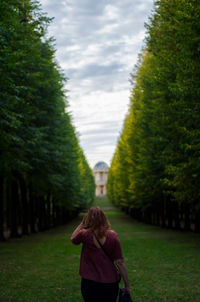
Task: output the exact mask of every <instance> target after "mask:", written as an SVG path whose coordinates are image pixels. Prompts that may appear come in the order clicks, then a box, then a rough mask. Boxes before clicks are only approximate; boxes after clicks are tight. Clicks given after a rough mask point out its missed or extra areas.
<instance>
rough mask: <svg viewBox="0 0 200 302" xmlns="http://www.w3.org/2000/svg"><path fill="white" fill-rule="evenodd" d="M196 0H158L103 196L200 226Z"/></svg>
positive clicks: (139, 212) (178, 223)
mask: <svg viewBox="0 0 200 302" xmlns="http://www.w3.org/2000/svg"><path fill="white" fill-rule="evenodd" d="M199 15H200V3H199V2H198V1H195V0H191V1H188V0H181V1H176V0H160V1H156V2H155V9H154V13H153V14H152V16H151V18H150V20H149V23H148V24H147V25H146V29H147V34H146V45H145V49H144V50H143V52H142V54H141V55H140V58H139V61H138V64H137V66H136V70H135V72H134V74H133V75H132V82H133V89H132V93H131V99H130V108H129V112H128V114H127V116H126V118H125V121H124V125H123V130H122V132H121V135H120V138H119V140H118V145H117V148H116V151H115V154H114V156H113V159H112V164H111V168H110V171H109V176H108V195H109V197H110V199H112V200H113V202H114V203H115V204H116V205H119V206H121V207H123V208H124V209H125V210H126V211H127V212H129V213H130V214H131V215H132V216H133V217H134V218H137V219H139V220H141V221H145V222H148V223H153V224H156V225H161V226H165V227H170V228H177V229H185V230H195V231H200V185H199V184H200V82H199V79H200V39H199V32H200V22H199Z"/></svg>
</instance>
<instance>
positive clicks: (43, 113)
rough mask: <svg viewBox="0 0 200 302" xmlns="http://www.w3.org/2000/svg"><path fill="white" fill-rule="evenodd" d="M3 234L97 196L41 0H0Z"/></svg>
mask: <svg viewBox="0 0 200 302" xmlns="http://www.w3.org/2000/svg"><path fill="white" fill-rule="evenodd" d="M0 10H1V12H2V13H1V16H0V73H1V81H0V106H1V110H0V141H1V149H0V239H5V238H7V237H10V236H20V235H22V234H30V233H31V232H36V231H38V230H45V229H48V228H50V227H53V226H55V225H58V224H63V223H65V222H66V221H67V220H68V219H69V218H70V217H72V216H73V215H75V214H77V213H78V212H79V211H80V210H81V209H82V208H84V207H87V206H89V205H90V204H91V203H92V202H93V198H94V190H95V184H94V178H93V175H92V171H91V169H90V167H89V165H88V163H87V160H86V158H85V156H84V154H83V151H82V149H81V148H80V145H79V141H78V138H77V135H76V132H75V129H74V127H73V125H72V122H71V117H70V114H69V113H68V112H67V111H66V108H67V100H66V96H65V90H64V85H65V82H66V79H65V78H64V76H63V73H62V71H61V70H60V68H59V66H58V65H57V63H56V60H55V49H54V45H53V43H54V41H53V39H47V37H46V30H47V26H48V24H49V22H50V21H51V20H50V19H49V18H47V17H46V15H45V14H44V13H42V12H41V9H40V5H39V4H38V2H37V1H32V0H23V1H22V0H2V1H1V2H0Z"/></svg>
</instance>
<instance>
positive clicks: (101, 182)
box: [93, 161, 108, 196]
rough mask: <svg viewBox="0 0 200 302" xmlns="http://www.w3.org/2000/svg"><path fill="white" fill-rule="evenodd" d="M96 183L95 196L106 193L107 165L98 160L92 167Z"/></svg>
mask: <svg viewBox="0 0 200 302" xmlns="http://www.w3.org/2000/svg"><path fill="white" fill-rule="evenodd" d="M93 173H94V177H95V183H96V196H104V195H106V194H107V179H108V165H107V164H106V163H105V162H103V161H99V162H98V163H97V164H96V165H95V166H94V168H93Z"/></svg>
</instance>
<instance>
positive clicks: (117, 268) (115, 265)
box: [94, 232, 121, 282]
mask: <svg viewBox="0 0 200 302" xmlns="http://www.w3.org/2000/svg"><path fill="white" fill-rule="evenodd" d="M94 236H95V238H96V240H97V242H98V244H99V245H100V247H101V249H102V250H103V251H104V253H105V254H106V256H107V257H108V258H109V259H110V261H111V262H112V264H113V265H114V267H115V269H116V271H117V273H118V275H119V282H120V280H121V274H120V270H119V267H118V265H117V264H116V263H115V262H114V260H113V259H112V258H111V256H110V255H109V254H108V253H107V252H106V250H105V249H104V247H103V245H102V244H101V242H100V241H99V239H98V238H97V236H96V234H95V232H94Z"/></svg>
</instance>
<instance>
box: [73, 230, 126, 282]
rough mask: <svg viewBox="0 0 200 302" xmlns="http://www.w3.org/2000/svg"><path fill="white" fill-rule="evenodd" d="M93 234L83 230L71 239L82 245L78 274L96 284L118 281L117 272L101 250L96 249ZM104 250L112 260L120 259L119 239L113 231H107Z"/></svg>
mask: <svg viewBox="0 0 200 302" xmlns="http://www.w3.org/2000/svg"><path fill="white" fill-rule="evenodd" d="M93 236H94V235H93V233H92V232H88V231H86V230H84V229H82V230H80V231H79V233H78V234H77V235H76V236H75V237H74V238H73V239H72V242H73V243H74V244H80V243H83V247H82V252H81V261H80V270H79V273H80V275H81V277H82V278H84V279H88V280H93V281H96V282H103V283H112V282H117V281H118V279H119V276H118V273H117V270H116V268H115V266H114V264H113V263H112V262H111V260H110V259H109V258H108V256H107V255H106V254H105V253H104V251H103V250H102V248H97V247H96V245H95V243H94V240H93ZM103 247H104V249H105V250H106V252H107V253H108V254H109V255H110V257H111V258H112V259H113V260H118V259H122V258H123V257H122V250H121V245H120V241H119V238H118V236H117V234H116V233H115V232H114V231H111V230H108V231H107V235H106V240H105V242H104V244H103Z"/></svg>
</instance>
